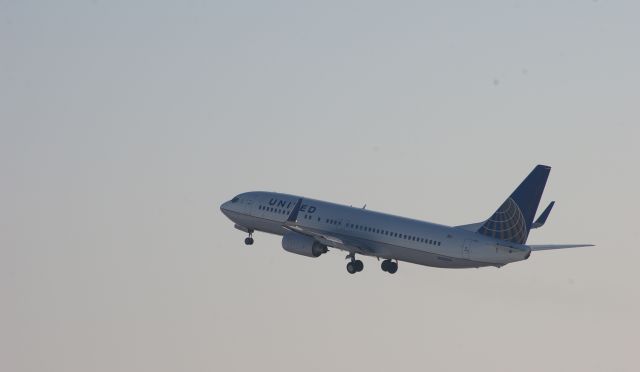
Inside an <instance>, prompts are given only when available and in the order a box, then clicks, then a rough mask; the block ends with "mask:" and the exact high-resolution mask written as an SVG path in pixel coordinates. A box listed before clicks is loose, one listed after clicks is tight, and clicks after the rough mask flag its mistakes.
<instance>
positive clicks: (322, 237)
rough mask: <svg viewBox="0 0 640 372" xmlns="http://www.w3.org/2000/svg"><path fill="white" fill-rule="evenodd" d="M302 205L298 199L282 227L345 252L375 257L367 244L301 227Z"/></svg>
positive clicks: (373, 251) (339, 235)
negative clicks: (299, 216) (299, 217)
mask: <svg viewBox="0 0 640 372" xmlns="http://www.w3.org/2000/svg"><path fill="white" fill-rule="evenodd" d="M301 205H302V198H300V199H298V202H297V203H296V205H295V206H294V207H293V210H292V211H291V214H290V215H289V217H288V218H287V220H286V221H285V223H284V224H283V225H282V226H283V227H284V228H285V229H287V230H289V231H293V232H296V233H298V234H302V235H307V236H310V237H312V238H314V239H316V240H317V241H319V242H320V243H322V244H324V245H327V246H329V247H333V248H338V249H341V250H343V251H348V252H356V253H360V254H362V255H366V256H375V255H376V252H375V250H374V249H372V248H371V247H369V246H368V245H367V244H366V243H365V242H362V241H360V240H358V239H354V238H352V237H348V236H344V235H341V234H331V235H330V234H326V233H323V232H320V231H316V230H314V229H311V228H307V227H304V226H301V225H299V224H298V223H297V220H298V213H299V212H300V206H301Z"/></svg>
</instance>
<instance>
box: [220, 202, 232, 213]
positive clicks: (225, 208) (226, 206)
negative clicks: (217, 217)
mask: <svg viewBox="0 0 640 372" xmlns="http://www.w3.org/2000/svg"><path fill="white" fill-rule="evenodd" d="M229 203H230V202H224V203H222V204H221V205H220V211H221V212H222V213H224V214H225V215H226V214H227V213H226V212H227V211H228V210H229Z"/></svg>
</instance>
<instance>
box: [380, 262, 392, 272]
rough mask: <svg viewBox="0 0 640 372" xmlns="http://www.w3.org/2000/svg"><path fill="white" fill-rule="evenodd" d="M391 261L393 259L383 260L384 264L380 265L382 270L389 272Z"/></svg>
mask: <svg viewBox="0 0 640 372" xmlns="http://www.w3.org/2000/svg"><path fill="white" fill-rule="evenodd" d="M389 262H391V261H389V260H384V261H382V264H381V265H380V268H381V269H382V271H385V272H389Z"/></svg>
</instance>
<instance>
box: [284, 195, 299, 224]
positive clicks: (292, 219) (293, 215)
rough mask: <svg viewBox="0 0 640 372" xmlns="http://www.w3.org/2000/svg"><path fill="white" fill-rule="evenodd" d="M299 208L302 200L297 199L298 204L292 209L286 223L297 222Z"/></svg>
mask: <svg viewBox="0 0 640 372" xmlns="http://www.w3.org/2000/svg"><path fill="white" fill-rule="evenodd" d="M300 206H302V198H300V199H298V202H297V203H296V205H295V206H294V207H293V210H292V211H291V214H290V215H289V217H287V222H296V221H297V220H298V212H300Z"/></svg>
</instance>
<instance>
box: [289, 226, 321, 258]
mask: <svg viewBox="0 0 640 372" xmlns="http://www.w3.org/2000/svg"><path fill="white" fill-rule="evenodd" d="M282 248H284V250H285V251H287V252H291V253H295V254H299V255H302V256H307V257H318V256H320V255H321V254H323V253H326V252H327V251H328V249H327V246H326V245H323V244H320V243H319V242H318V241H317V240H315V239H314V238H312V237H309V236H306V235H302V234H298V233H294V232H290V233H287V234H284V236H283V237H282Z"/></svg>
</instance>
